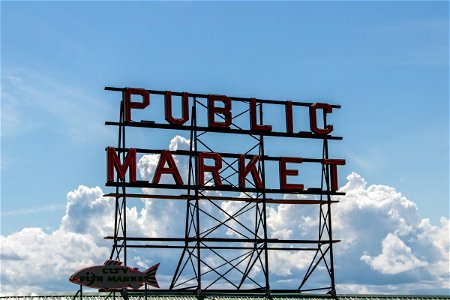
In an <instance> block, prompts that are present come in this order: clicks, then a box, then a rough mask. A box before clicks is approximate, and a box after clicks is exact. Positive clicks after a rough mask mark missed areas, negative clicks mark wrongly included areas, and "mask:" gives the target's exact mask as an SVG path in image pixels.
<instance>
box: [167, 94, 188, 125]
mask: <svg viewBox="0 0 450 300" xmlns="http://www.w3.org/2000/svg"><path fill="white" fill-rule="evenodd" d="M164 104H165V112H166V121H167V122H169V123H170V124H177V125H183V124H184V123H186V122H187V121H188V120H189V96H188V93H183V96H182V98H181V111H182V117H181V119H176V118H174V117H173V116H172V92H170V91H167V92H166V94H165V96H164Z"/></svg>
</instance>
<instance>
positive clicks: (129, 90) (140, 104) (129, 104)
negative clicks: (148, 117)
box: [125, 88, 150, 121]
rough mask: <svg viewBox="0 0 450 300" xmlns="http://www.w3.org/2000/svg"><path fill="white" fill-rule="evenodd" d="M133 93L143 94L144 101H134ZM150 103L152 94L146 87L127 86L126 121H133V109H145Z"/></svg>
mask: <svg viewBox="0 0 450 300" xmlns="http://www.w3.org/2000/svg"><path fill="white" fill-rule="evenodd" d="M131 95H141V96H142V102H132V101H131ZM149 104H150V94H149V92H147V91H146V90H145V89H134V88H125V121H131V109H132V108H139V109H144V108H146V107H147V106H148V105H149Z"/></svg>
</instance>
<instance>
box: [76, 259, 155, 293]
mask: <svg viewBox="0 0 450 300" xmlns="http://www.w3.org/2000/svg"><path fill="white" fill-rule="evenodd" d="M158 267H159V263H158V264H156V265H154V266H153V267H150V268H148V269H147V270H145V271H143V272H141V271H139V270H138V269H137V268H130V267H127V266H123V265H122V262H121V261H118V260H111V259H109V260H107V261H105V264H104V265H99V266H92V267H88V268H84V269H81V270H79V271H77V272H75V273H74V274H73V275H72V276H70V278H69V280H70V282H73V283H75V284H79V285H83V286H87V287H90V288H98V289H103V290H120V289H123V288H128V287H130V288H132V289H134V290H137V289H139V288H140V287H141V286H143V285H144V284H145V283H147V284H148V285H150V286H153V287H156V288H159V285H158V282H157V281H156V271H157V270H158Z"/></svg>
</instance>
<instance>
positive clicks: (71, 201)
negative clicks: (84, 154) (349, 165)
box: [1, 138, 449, 294]
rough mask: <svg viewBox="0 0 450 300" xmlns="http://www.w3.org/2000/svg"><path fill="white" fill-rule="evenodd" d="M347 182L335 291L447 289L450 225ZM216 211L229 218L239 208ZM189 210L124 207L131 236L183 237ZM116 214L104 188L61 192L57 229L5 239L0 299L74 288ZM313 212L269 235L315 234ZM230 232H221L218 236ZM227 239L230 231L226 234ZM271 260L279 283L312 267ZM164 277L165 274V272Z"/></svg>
mask: <svg viewBox="0 0 450 300" xmlns="http://www.w3.org/2000/svg"><path fill="white" fill-rule="evenodd" d="M172 141H173V145H172V146H171V148H172V149H177V147H179V146H180V145H184V146H186V141H187V140H185V139H182V138H181V139H180V138H177V139H175V140H172ZM149 162H152V160H147V161H145V160H142V159H141V161H140V163H141V165H140V170H141V171H142V170H147V171H145V172H149V173H151V172H152V170H154V167H155V166H156V165H155V163H149ZM347 180H348V182H347V183H346V185H345V186H344V187H343V188H342V190H343V191H345V192H346V193H347V196H345V197H343V199H342V201H341V202H340V203H338V204H335V205H333V218H334V220H333V221H334V222H333V225H334V229H335V231H334V237H335V238H338V239H342V242H341V243H339V244H337V245H336V246H335V248H334V249H335V267H336V268H335V269H336V280H337V284H338V292H339V293H346V292H347V293H350V292H376V293H380V292H389V293H408V292H409V293H423V292H428V293H443V292H444V293H445V291H448V289H449V285H448V282H449V272H448V270H449V220H448V219H446V218H442V219H441V222H440V224H438V225H433V224H431V223H430V221H429V220H428V219H421V218H420V217H419V213H418V209H417V207H416V206H415V204H414V203H413V202H411V201H410V200H408V199H406V198H405V197H404V196H402V195H401V194H400V193H399V192H397V191H396V190H395V189H394V188H392V187H389V186H383V185H370V186H368V184H367V183H366V182H365V180H364V179H363V178H361V177H360V176H359V175H358V174H356V173H352V174H351V175H349V176H348V177H347ZM217 204H218V205H219V206H220V207H221V208H222V209H223V210H225V211H227V212H233V211H236V210H237V209H239V207H241V206H242V205H245V202H227V201H223V202H220V203H217ZM185 209H186V207H185V203H184V202H183V201H161V200H148V199H147V200H142V201H136V202H132V201H130V202H129V207H128V209H127V218H128V230H129V234H130V235H138V236H182V235H183V230H184V224H183V223H184V222H178V221H177V222H174V221H173V220H174V219H176V220H184V214H185ZM113 210H114V199H108V198H105V197H103V191H102V189H100V188H99V187H95V188H88V187H85V186H80V187H78V188H77V189H76V190H73V191H71V192H69V193H68V194H67V209H66V213H65V215H64V216H63V218H62V221H61V225H60V227H59V228H58V229H57V230H55V231H53V232H45V231H43V230H42V229H40V228H25V229H23V230H21V231H20V232H17V233H14V234H10V235H8V236H1V262H2V268H1V277H2V282H1V293H2V294H11V293H20V294H30V293H32V292H42V291H58V290H70V289H74V287H73V286H72V285H71V284H70V283H68V281H67V278H68V277H69V275H70V274H72V273H73V272H74V271H75V270H77V269H78V268H81V267H83V266H87V265H92V264H98V263H102V262H103V261H104V260H105V259H106V258H108V257H109V254H110V251H111V242H110V241H109V240H104V239H103V237H104V236H107V235H112V231H113ZM317 215H318V211H317V210H316V208H315V207H312V206H311V207H310V206H300V205H295V206H289V205H285V204H282V205H270V206H268V212H267V216H268V219H267V222H268V227H269V230H270V231H269V234H270V237H280V238H281V237H282V238H298V237H307V238H310V237H313V236H314V235H315V234H316V232H317ZM222 217H223V216H222ZM243 220H246V221H245V222H247V223H246V224H247V225H248V224H252V223H251V222H253V218H250V217H249V216H247V215H243ZM230 224H231V223H230ZM226 232H227V229H226V228H224V230H223V231H222V233H224V234H225V233H226ZM228 234H235V233H231V232H230V231H228ZM274 253H276V254H271V255H270V256H269V259H270V263H271V269H270V270H271V272H272V274H274V275H273V276H274V278H275V280H277V282H280V283H283V282H284V283H286V284H287V283H290V284H292V281H291V280H290V279H291V277H292V276H297V274H298V273H299V272H301V271H304V270H305V269H306V267H307V265H308V263H309V261H310V257H308V256H307V255H304V253H298V252H294V251H293V252H285V253H281V252H274ZM178 254H179V253H172V252H170V253H169V252H162V251H159V252H158V254H157V255H156V256H152V255H149V254H146V253H144V252H139V251H133V252H130V261H131V263H132V264H134V265H135V266H139V267H142V268H144V267H148V266H149V265H150V264H152V263H154V262H155V260H158V259H163V258H164V257H166V258H167V261H175V262H176V261H177V259H178V256H177V255H178ZM308 254H309V253H308ZM158 255H159V256H158ZM210 259H211V258H210ZM168 270H169V269H167V271H166V273H167V272H169V273H170V272H171V271H168ZM258 271H259V269H255V271H254V273H252V274H254V275H255V276H256V275H257V273H258ZM43 274H45V275H43ZM161 275H167V274H164V272H162V273H161ZM294 282H295V280H294ZM294 284H295V283H294ZM291 286H292V285H291Z"/></svg>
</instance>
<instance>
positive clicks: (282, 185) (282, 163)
mask: <svg viewBox="0 0 450 300" xmlns="http://www.w3.org/2000/svg"><path fill="white" fill-rule="evenodd" d="M302 162H303V158H301V157H282V158H281V160H280V188H281V189H287V190H303V188H304V186H303V184H293V183H287V180H286V177H287V176H297V175H298V170H292V169H286V163H299V164H301V163H302Z"/></svg>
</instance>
